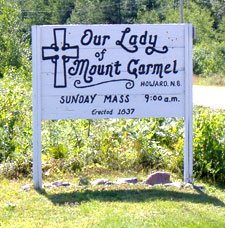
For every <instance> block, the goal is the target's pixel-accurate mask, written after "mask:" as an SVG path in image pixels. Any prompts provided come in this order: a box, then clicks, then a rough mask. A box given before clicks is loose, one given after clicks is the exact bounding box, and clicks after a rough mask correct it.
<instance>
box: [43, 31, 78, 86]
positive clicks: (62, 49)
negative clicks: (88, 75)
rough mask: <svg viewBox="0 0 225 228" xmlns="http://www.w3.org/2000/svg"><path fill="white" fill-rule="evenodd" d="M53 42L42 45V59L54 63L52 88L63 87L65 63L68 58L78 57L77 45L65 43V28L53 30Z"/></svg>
mask: <svg viewBox="0 0 225 228" xmlns="http://www.w3.org/2000/svg"><path fill="white" fill-rule="evenodd" d="M53 33H54V43H53V44H51V46H50V47H42V59H43V60H49V59H50V60H51V61H52V63H54V64H55V72H54V88H65V87H66V86H67V81H66V63H67V62H69V60H70V59H77V58H79V46H78V45H76V46H70V45H69V44H68V43H66V29H65V28H58V29H54V30H53Z"/></svg>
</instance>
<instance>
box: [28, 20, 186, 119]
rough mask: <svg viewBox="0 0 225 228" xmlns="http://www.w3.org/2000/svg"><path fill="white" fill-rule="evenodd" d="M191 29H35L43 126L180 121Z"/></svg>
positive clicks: (72, 27)
mask: <svg viewBox="0 0 225 228" xmlns="http://www.w3.org/2000/svg"><path fill="white" fill-rule="evenodd" d="M188 26H189V25H185V24H181V25H74V26H73V25H65V26H64V25H61V26H34V27H33V34H34V33H35V39H36V44H35V48H36V54H35V55H36V58H37V60H36V61H37V72H36V74H35V77H36V79H37V81H38V84H39V86H40V91H39V96H40V105H41V119H43V120H47V119H78V118H81V119H86V118H90V119H92V118H139V117H183V116H184V106H185V83H186V81H187V69H186V66H185V61H186V60H185V58H187V56H188V55H187V52H188V49H187V47H185V42H186V39H187V38H186V37H188V33H189V29H187V28H188ZM37 81H36V82H37Z"/></svg>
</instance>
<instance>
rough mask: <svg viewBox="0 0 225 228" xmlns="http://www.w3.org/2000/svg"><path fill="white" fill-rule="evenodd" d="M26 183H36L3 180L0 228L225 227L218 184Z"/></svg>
mask: <svg viewBox="0 0 225 228" xmlns="http://www.w3.org/2000/svg"><path fill="white" fill-rule="evenodd" d="M121 176H124V175H123V174H121ZM95 178H98V176H94V175H93V176H92V177H91V179H95ZM110 178H112V179H113V178H114V179H116V178H118V174H116V175H111V176H110ZM143 178H145V177H143ZM46 181H48V180H44V182H46ZM67 181H69V182H73V183H74V182H75V183H77V181H78V179H77V178H73V177H70V178H69V179H67ZM26 183H32V180H31V179H23V180H8V179H1V180H0V199H1V201H0V227H10V228H11V227H16V228H20V227H23V228H24V227H45V228H47V227H60V228H61V227H66V228H68V227H76V228H79V227H82V228H83V227H95V228H97V227H99V228H100V227H102V228H130V227H133V228H139V227H141V228H142V227H146V228H149V227H165V228H168V227H179V228H180V227H199V228H204V227H209V228H213V227H218V228H221V227H225V220H224V218H225V195H224V190H221V189H219V188H215V187H214V186H209V185H206V189H205V190H204V192H202V193H199V192H197V191H196V190H193V189H181V190H180V189H175V188H165V187H160V186H158V187H154V188H149V187H147V186H144V185H142V184H137V185H120V186H118V185H112V186H108V187H107V188H106V187H104V186H95V187H92V186H88V187H69V188H68V187H67V188H66V187H60V188H55V189H47V188H46V189H42V190H41V191H35V190H34V189H33V188H31V190H29V191H28V192H24V191H22V190H21V187H22V186H23V185H24V184H26Z"/></svg>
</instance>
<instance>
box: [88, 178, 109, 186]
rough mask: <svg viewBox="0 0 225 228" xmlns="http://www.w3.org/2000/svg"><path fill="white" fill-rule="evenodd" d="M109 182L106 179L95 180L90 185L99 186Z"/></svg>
mask: <svg viewBox="0 0 225 228" xmlns="http://www.w3.org/2000/svg"><path fill="white" fill-rule="evenodd" d="M108 182H109V180H108V179H96V180H94V181H92V182H91V184H92V185H100V184H107V183H108Z"/></svg>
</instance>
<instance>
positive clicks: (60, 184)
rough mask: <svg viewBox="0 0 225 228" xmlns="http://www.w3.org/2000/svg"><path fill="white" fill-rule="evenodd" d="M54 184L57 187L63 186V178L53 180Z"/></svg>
mask: <svg viewBox="0 0 225 228" xmlns="http://www.w3.org/2000/svg"><path fill="white" fill-rule="evenodd" d="M52 185H53V186H55V187H60V186H62V180H57V181H55V182H53V183H52Z"/></svg>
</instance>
